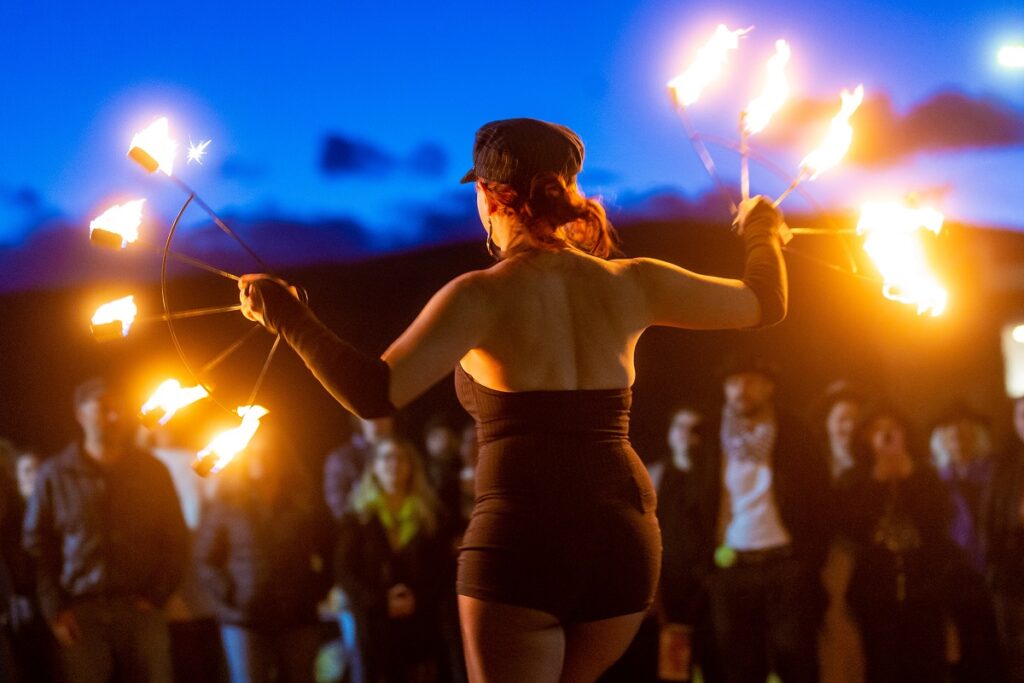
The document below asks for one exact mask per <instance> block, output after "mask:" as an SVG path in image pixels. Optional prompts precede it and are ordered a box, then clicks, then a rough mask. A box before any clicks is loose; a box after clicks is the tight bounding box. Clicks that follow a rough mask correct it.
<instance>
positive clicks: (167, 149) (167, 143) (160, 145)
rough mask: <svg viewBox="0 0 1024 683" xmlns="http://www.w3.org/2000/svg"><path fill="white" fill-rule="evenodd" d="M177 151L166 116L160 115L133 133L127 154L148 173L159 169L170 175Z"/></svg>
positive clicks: (176, 144)
mask: <svg viewBox="0 0 1024 683" xmlns="http://www.w3.org/2000/svg"><path fill="white" fill-rule="evenodd" d="M177 151H178V143H177V141H175V140H173V139H172V138H171V137H170V133H169V132H168V124H167V117H166V116H161V117H160V118H158V119H156V120H155V121H153V123H151V124H149V127H148V128H146V129H145V130H143V131H140V132H138V133H136V134H135V136H134V137H133V138H132V144H131V146H130V147H129V148H128V156H130V157H131V158H132V159H134V160H135V161H136V162H137V163H138V164H139V165H140V166H142V167H143V168H144V169H146V170H147V171H148V172H150V173H153V172H155V171H157V170H160V171H163V172H164V173H165V174H167V175H171V171H172V170H173V169H174V155H175V154H176V153H177Z"/></svg>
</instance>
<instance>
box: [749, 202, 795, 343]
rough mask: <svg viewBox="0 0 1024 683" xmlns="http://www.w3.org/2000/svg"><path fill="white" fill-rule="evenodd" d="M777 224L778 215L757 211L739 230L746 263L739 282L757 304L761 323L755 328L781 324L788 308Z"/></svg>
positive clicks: (784, 265)
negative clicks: (752, 295)
mask: <svg viewBox="0 0 1024 683" xmlns="http://www.w3.org/2000/svg"><path fill="white" fill-rule="evenodd" d="M777 224H778V214H777V213H776V212H775V211H774V210H772V211H771V212H769V211H764V212H760V211H758V212H757V213H756V214H754V215H751V216H750V217H749V218H748V219H747V221H746V222H745V224H744V226H743V239H744V241H745V242H746V253H747V259H746V264H745V266H744V268H743V278H742V280H743V283H744V284H745V285H746V286H747V287H750V289H751V291H753V292H754V295H755V296H756V297H757V301H758V303H760V304H761V321H760V322H759V323H758V324H757V325H756V326H755V327H756V328H761V327H770V326H772V325H775V324H776V323H780V322H782V320H783V319H784V318H785V317H786V308H787V306H788V304H789V281H788V279H787V276H786V262H785V260H784V259H783V257H782V244H781V239H780V237H779V234H778V229H777Z"/></svg>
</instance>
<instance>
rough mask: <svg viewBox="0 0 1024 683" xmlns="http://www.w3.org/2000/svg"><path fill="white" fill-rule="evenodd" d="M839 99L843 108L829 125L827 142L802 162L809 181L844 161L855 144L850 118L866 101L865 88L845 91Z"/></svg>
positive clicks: (859, 87)
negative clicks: (851, 144)
mask: <svg viewBox="0 0 1024 683" xmlns="http://www.w3.org/2000/svg"><path fill="white" fill-rule="evenodd" d="M839 97H840V98H841V99H842V106H841V107H840V109H839V113H838V114H836V116H835V118H833V119H832V123H831V124H830V125H829V129H828V133H827V134H826V135H825V141H824V142H822V144H821V146H820V147H818V148H817V149H816V150H814V151H813V152H811V153H810V154H808V155H807V156H806V157H804V160H803V161H801V162H800V172H801V173H803V174H804V175H806V176H807V178H808V180H814V179H815V178H817V177H818V176H819V175H820V174H821V173H822V172H823V171H827V170H828V169H830V168H832V167H833V166H835V165H837V164H838V163H839V162H840V161H842V160H843V157H844V156H846V151H847V150H848V149H850V143H851V142H853V128H852V127H851V126H850V117H851V116H853V112H855V111H857V109H858V108H859V107H860V105H861V102H863V101H864V86H863V85H858V86H857V88H856V89H855V90H854V91H853V92H852V93H851V92H850V91H849V90H843V91H842V92H841V93H840V94H839Z"/></svg>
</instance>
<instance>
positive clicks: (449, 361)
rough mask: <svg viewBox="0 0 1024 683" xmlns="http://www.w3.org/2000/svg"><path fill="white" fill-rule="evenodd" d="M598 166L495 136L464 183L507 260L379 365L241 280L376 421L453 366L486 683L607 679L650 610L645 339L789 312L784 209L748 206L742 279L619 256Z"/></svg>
mask: <svg viewBox="0 0 1024 683" xmlns="http://www.w3.org/2000/svg"><path fill="white" fill-rule="evenodd" d="M583 159H584V147H583V143H582V141H581V140H580V138H579V137H578V136H577V135H576V134H575V133H574V132H572V131H571V130H569V129H568V128H566V127H564V126H560V125H556V124H552V123H547V122H544V121H538V120H536V119H507V120H502V121H494V122H491V123H488V124H486V125H484V126H483V127H481V128H480V130H479V131H477V134H476V142H475V144H474V147H473V168H472V169H471V170H470V171H469V172H468V173H467V174H466V175H465V177H464V178H463V182H466V183H469V182H472V183H474V188H475V190H476V196H477V208H478V210H479V214H480V221H481V224H482V226H483V229H484V234H485V242H486V245H487V249H488V251H489V252H490V253H491V254H492V255H493V256H494V258H495V259H496V261H497V263H496V264H495V265H493V266H492V267H490V268H487V269H484V270H479V271H474V272H469V273H466V274H464V275H461V276H459V277H457V278H455V279H454V280H453V281H451V282H450V283H448V284H447V285H445V286H444V287H443V288H442V289H441V290H440V291H439V292H438V293H437V294H436V295H435V296H434V297H433V298H432V299H431V300H430V302H429V303H428V304H427V305H426V307H425V308H424V309H423V311H422V312H421V313H420V315H419V316H418V317H417V318H416V320H415V321H414V322H413V323H412V325H411V326H410V327H409V328H408V329H407V330H406V331H405V332H404V333H403V334H402V335H401V336H400V337H399V338H398V340H397V341H395V342H394V343H393V344H392V345H391V346H390V348H388V349H387V351H385V352H384V354H383V355H381V356H379V357H374V356H370V355H367V354H364V353H362V352H360V351H359V350H357V349H355V348H354V347H352V346H351V345H350V344H348V343H347V342H345V341H343V340H341V339H339V338H338V337H337V336H336V335H335V334H334V333H332V332H331V331H330V330H328V329H327V328H325V327H324V326H323V325H322V324H321V323H320V321H319V320H317V318H316V317H315V316H314V315H313V313H312V312H311V311H310V309H309V308H308V307H307V306H306V305H305V304H303V303H301V302H300V301H299V299H298V298H297V297H296V296H295V292H296V290H294V289H290V288H289V286H288V285H287V284H286V283H284V282H282V281H280V280H277V279H274V278H271V277H269V276H266V275H247V276H245V277H244V278H242V280H241V281H240V283H239V284H240V297H241V302H242V311H243V314H244V315H245V316H246V317H248V318H249V319H251V320H255V321H257V322H260V323H262V324H263V325H264V326H266V327H267V328H268V329H269V330H271V331H273V332H277V333H280V334H281V335H282V336H283V337H284V338H285V340H287V341H288V343H289V344H290V345H291V346H292V348H294V349H295V350H296V351H297V352H298V354H299V355H300V356H301V357H302V358H303V360H304V361H305V363H306V364H307V366H308V367H309V368H310V370H311V371H312V372H313V374H314V375H315V376H316V377H317V379H319V380H320V382H321V383H322V384H323V385H324V387H325V388H326V389H327V390H328V391H329V392H330V393H331V394H332V395H333V396H334V397H335V398H336V399H337V400H338V401H339V402H340V403H341V404H342V405H343V406H345V407H346V408H348V409H349V410H351V411H353V412H356V413H358V414H360V415H361V416H363V417H378V416H381V415H388V414H391V413H393V412H394V411H395V410H396V408H399V407H402V406H404V405H406V404H408V403H409V402H410V401H412V400H413V399H415V398H416V397H417V396H419V395H420V394H422V393H423V392H424V391H425V390H426V389H428V388H429V387H430V386H432V385H433V384H435V383H436V382H437V381H438V380H440V379H442V378H443V377H445V376H446V375H447V374H448V373H450V372H451V370H452V368H453V367H455V370H456V378H455V379H456V389H457V392H458V394H459V398H460V400H461V402H462V403H463V405H464V406H465V407H466V409H467V410H468V411H469V412H470V414H472V415H473V416H474V418H475V419H476V422H477V434H478V437H479V442H480V452H479V465H478V468H477V475H476V476H477V480H476V504H475V507H474V510H473V514H472V518H471V521H470V523H469V527H468V529H467V531H466V534H465V538H464V540H463V544H462V547H461V550H460V557H459V570H458V581H457V590H458V593H459V610H460V618H461V622H462V632H463V636H464V639H465V645H466V647H465V652H466V660H467V665H468V670H469V675H470V679H471V680H473V681H506V680H507V681H557V680H573V681H591V680H595V679H596V678H597V677H598V676H599V675H600V674H601V672H602V671H604V670H605V669H607V668H608V667H609V666H610V665H611V664H612V663H613V662H614V661H615V660H616V659H617V658H618V657H619V656H620V654H621V653H622V652H623V651H624V650H625V649H626V647H627V645H628V644H629V642H630V640H631V639H632V638H633V635H634V633H635V632H636V630H637V628H638V626H639V624H640V622H641V620H642V619H643V616H644V613H645V612H646V611H647V608H648V607H649V606H650V604H651V601H652V599H653V596H654V592H655V587H656V583H657V577H658V573H659V563H660V556H661V548H660V541H659V534H658V525H657V521H656V519H655V514H654V508H655V494H654V490H653V488H652V486H651V482H650V479H649V477H648V476H647V473H646V471H645V470H644V468H643V464H642V463H641V461H640V459H639V457H638V456H637V455H636V453H635V452H634V451H633V450H632V448H631V447H630V445H629V438H628V419H629V407H630V401H631V393H630V385H632V383H633V379H634V374H635V373H634V368H633V350H634V347H635V345H636V342H637V340H638V339H639V337H640V335H641V333H642V332H643V331H644V330H645V329H647V328H648V327H651V326H655V325H666V326H672V327H684V328H694V329H725V328H756V327H760V326H767V325H772V324H775V323H777V322H779V321H780V320H782V319H783V318H784V317H785V313H786V306H787V298H788V292H787V280H786V270H785V263H784V261H783V259H782V253H781V246H782V238H781V236H780V234H781V231H782V230H783V228H784V225H783V222H782V216H781V214H780V213H779V212H778V211H777V210H776V209H775V208H773V207H772V205H771V202H769V201H766V200H765V199H763V198H753V199H751V200H749V201H745V202H743V203H742V204H741V205H740V207H739V212H738V215H737V226H738V232H739V233H740V234H741V235H742V237H743V240H744V243H745V247H746V267H745V270H744V275H743V277H742V279H725V278H715V277H708V276H703V275H698V274H695V273H692V272H689V271H686V270H683V269H682V268H678V267H676V266H674V265H672V264H669V263H666V262H664V261H659V260H656V259H649V258H635V259H612V258H610V257H611V256H612V255H613V254H614V253H615V247H616V237H615V232H614V230H613V229H612V227H611V225H610V224H609V222H608V220H607V218H606V216H605V212H604V209H603V208H602V206H601V204H600V203H599V202H598V201H596V200H594V199H590V198H587V197H585V196H584V195H583V194H582V193H581V192H580V189H579V186H578V185H577V183H576V176H577V174H578V173H579V172H580V170H581V169H582V167H583Z"/></svg>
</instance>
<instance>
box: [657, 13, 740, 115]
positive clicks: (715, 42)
mask: <svg viewBox="0 0 1024 683" xmlns="http://www.w3.org/2000/svg"><path fill="white" fill-rule="evenodd" d="M751 30H753V27H751V28H745V29H738V30H736V31H730V30H729V28H728V27H727V26H726V25H725V24H719V25H718V27H717V28H716V29H715V33H714V35H712V36H711V39H710V40H708V42H707V43H705V44H704V46H703V47H701V48H700V49H699V50H698V51H697V58H696V59H695V60H694V62H693V64H691V65H690V67H689V68H687V69H686V71H684V72H682V73H681V74H679V75H678V76H676V77H675V78H673V79H672V80H671V81H669V82H668V88H669V90H671V91H672V96H673V98H674V100H675V102H676V106H679V107H689V106H690V105H692V104H694V103H695V102H696V101H697V100H698V99H700V94H701V92H703V90H704V88H706V87H707V86H708V84H709V83H711V81H713V80H715V79H716V78H718V75H719V74H720V73H721V72H722V67H724V66H725V62H726V61H727V60H728V58H729V52H730V51H731V50H736V49H739V46H740V38H742V37H743V36H745V35H746V34H748V33H750V31H751Z"/></svg>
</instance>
